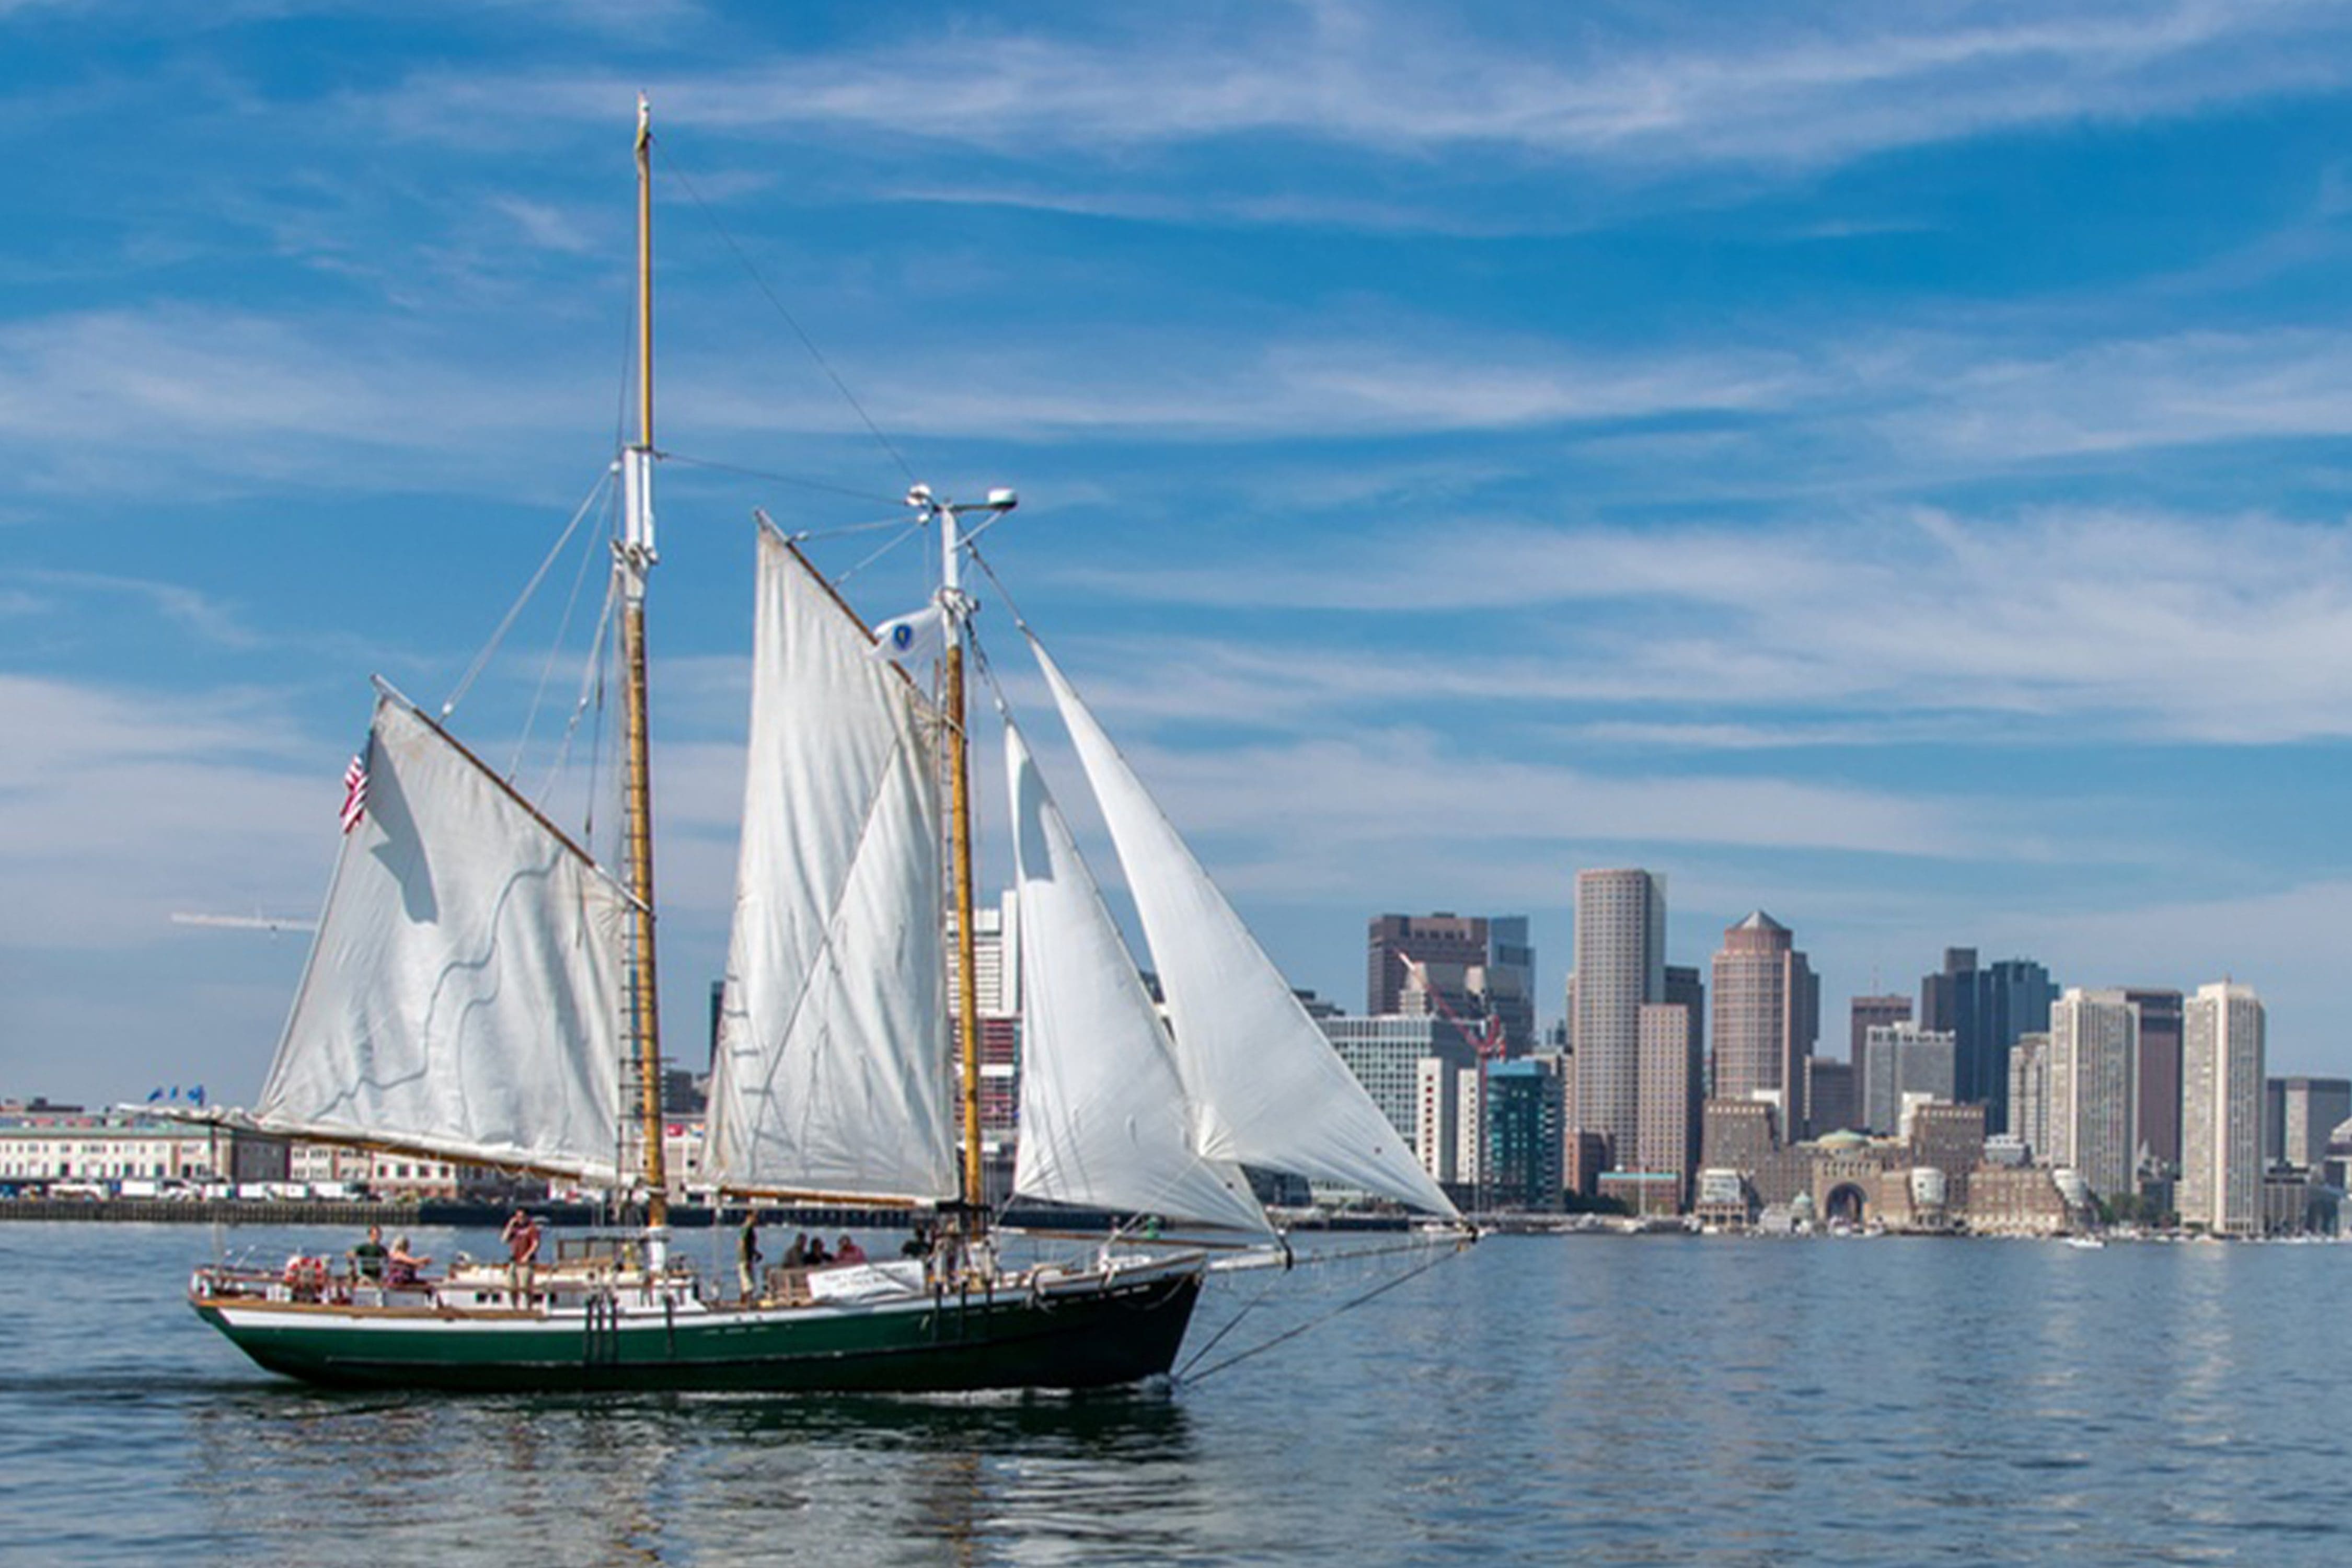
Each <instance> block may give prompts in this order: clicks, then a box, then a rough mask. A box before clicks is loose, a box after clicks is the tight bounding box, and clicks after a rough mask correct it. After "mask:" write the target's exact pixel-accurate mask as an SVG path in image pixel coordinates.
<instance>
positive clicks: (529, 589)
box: [441, 470, 612, 719]
mask: <svg viewBox="0 0 2352 1568" xmlns="http://www.w3.org/2000/svg"><path fill="white" fill-rule="evenodd" d="M611 481H612V474H611V472H610V471H609V470H607V471H606V473H605V474H604V476H603V477H602V478H600V479H598V480H597V481H596V484H595V487H594V488H593V489H591V490H590V491H589V492H588V495H587V497H586V499H584V500H582V501H581V503H580V509H579V510H577V511H574V512H573V513H572V521H570V522H568V523H565V524H564V525H563V531H562V533H560V534H558V535H557V536H556V539H555V543H554V544H553V545H552V546H551V547H550V548H549V550H548V552H547V557H546V559H545V560H543V561H541V563H539V570H538V571H536V572H534V573H532V574H530V582H528V583H526V584H523V589H522V592H521V593H520V594H519V595H516V597H515V602H514V604H513V605H512V606H511V607H509V609H508V611H507V613H506V618H505V619H504V620H501V621H500V622H499V625H498V629H497V630H496V631H494V632H492V633H491V634H490V640H489V641H488V643H486V644H484V645H483V647H482V651H481V652H479V653H478V654H476V655H475V656H474V662H473V663H472V664H470V665H468V666H467V667H466V673H465V674H464V675H463V676H461V677H460V678H459V679H458V681H457V689H456V690H454V691H452V692H450V693H449V698H448V700H447V701H446V702H444V703H442V704H441V717H442V718H444V719H446V718H447V717H449V715H450V714H451V713H452V712H453V711H455V710H456V709H457V704H458V703H460V702H462V701H464V700H466V694H467V692H468V691H470V690H472V689H473V687H474V682H475V681H476V680H477V679H479V678H480V676H481V673H482V671H483V669H484V668H487V667H488V664H489V662H490V660H491V658H494V657H496V655H497V653H498V651H499V644H500V643H502V642H504V641H505V640H506V636H507V633H509V631H511V630H513V629H514V624H515V618H516V617H517V616H520V615H521V614H522V610H523V606H524V605H528V604H530V596H531V595H533V594H535V593H537V592H538V591H539V585H540V584H541V582H543V581H544V580H545V579H546V577H547V574H548V571H549V569H550V568H551V567H552V566H553V565H554V564H555V563H556V559H557V558H558V557H559V556H561V555H562V553H563V548H564V546H565V545H567V544H569V543H570V542H572V534H574V533H575V532H577V531H579V528H580V524H581V522H582V521H583V520H585V519H586V517H587V516H588V512H589V510H590V509H591V508H592V507H593V506H594V505H595V504H596V502H597V500H598V499H599V498H600V497H602V496H603V495H604V489H605V486H606V485H608V484H609V483H611Z"/></svg>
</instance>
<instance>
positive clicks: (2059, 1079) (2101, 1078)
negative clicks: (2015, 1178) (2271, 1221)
mask: <svg viewBox="0 0 2352 1568" xmlns="http://www.w3.org/2000/svg"><path fill="white" fill-rule="evenodd" d="M2138 1067H2139V1012H2138V1009H2137V1008H2135V1007H2134V1006H2133V1005H2131V1004H2130V1003H2129V1002H2128V1001H2126V1000H2125V998H2124V994H2123V993H2122V992H2120V991H2088V990H2084V988H2083V987H2081V986H2079V985H2075V986H2070V987H2068V988H2067V991H2066V994H2064V995H2063V996H2061V997H2059V998H2058V1002H2057V1005H2055V1006H2053V1007H2052V1008H2051V1009H2050V1101H2049V1105H2050V1109H2049V1117H2050V1163H2052V1164H2053V1165H2057V1166H2062V1167H2064V1168H2066V1169H2069V1170H2073V1171H2074V1172H2076V1173H2078V1174H2080V1175H2081V1176H2082V1178H2083V1180H2084V1182H2085V1183H2087V1184H2089V1186H2090V1189H2091V1191H2093V1192H2095V1193H2096V1194H2098V1195H2099V1196H2101V1197H2103V1198H2117V1197H2123V1196H2125V1195H2126V1194H2130V1193H2131V1192H2133V1191H2134V1183H2133V1176H2134V1174H2135V1171H2136V1165H2135V1161H2134V1154H2135V1151H2136V1149H2137V1144H2138V1139H2137V1136H2136V1129H2135V1128H2134V1126H2133V1123H2134V1121H2136V1120H2137V1116H2138V1113H2139V1093H2138V1086H2137V1083H2136V1082H2135V1081H2134V1080H2135V1079H2136V1078H2137V1073H2138ZM2257 1082H2259V1079H2258V1080H2257ZM2260 1110H2261V1106H2260V1091H2259V1089H2258V1090H2257V1099H2256V1114H2257V1116H2259V1115H2260ZM2257 1195H2259V1188H2258V1190H2257Z"/></svg>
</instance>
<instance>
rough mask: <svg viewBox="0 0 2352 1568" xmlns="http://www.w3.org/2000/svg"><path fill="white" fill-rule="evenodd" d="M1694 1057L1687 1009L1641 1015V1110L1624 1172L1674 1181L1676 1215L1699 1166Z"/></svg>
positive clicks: (1657, 1006)
mask: <svg viewBox="0 0 2352 1568" xmlns="http://www.w3.org/2000/svg"><path fill="white" fill-rule="evenodd" d="M1701 1103H1702V1101H1701V1100H1700V1098H1699V1066H1698V1054H1697V1053H1696V1051H1694V1050H1693V1049H1692V1048H1691V1027H1690V1009H1689V1008H1687V1007H1685V1006H1683V1005H1681V1004H1680V1003H1675V1002H1653V1003H1650V1004H1649V1005H1646V1006H1644V1007H1643V1009H1642V1105H1641V1115H1640V1133H1639V1136H1638V1139H1637V1141H1636V1144H1635V1152H1634V1158H1633V1159H1632V1160H1624V1161H1620V1162H1618V1163H1619V1165H1620V1166H1621V1167H1622V1168H1624V1169H1628V1170H1638V1171H1647V1172H1653V1173H1659V1174H1664V1175H1671V1176H1673V1177H1674V1178H1675V1184H1676V1185H1675V1208H1676V1210H1677V1211H1678V1212H1679V1211H1680V1210H1681V1209H1682V1208H1685V1207H1687V1206H1688V1205H1689V1203H1690V1188H1691V1178H1692V1176H1693V1175H1694V1174H1695V1173H1696V1170H1697V1164H1698V1140H1699V1108H1700V1105H1701Z"/></svg>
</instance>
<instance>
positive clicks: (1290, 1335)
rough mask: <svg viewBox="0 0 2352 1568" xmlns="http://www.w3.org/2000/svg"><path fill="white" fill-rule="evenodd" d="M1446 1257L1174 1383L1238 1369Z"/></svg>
mask: <svg viewBox="0 0 2352 1568" xmlns="http://www.w3.org/2000/svg"><path fill="white" fill-rule="evenodd" d="M1447 1256H1450V1255H1447V1254H1441V1255H1439V1256H1438V1257H1435V1258H1431V1259H1430V1260H1429V1261H1428V1262H1426V1263H1424V1264H1423V1265H1422V1266H1421V1267H1420V1268H1412V1269H1408V1270H1406V1271H1405V1272H1404V1273H1402V1274H1400V1275H1398V1276H1397V1277H1396V1278H1395V1279H1390V1280H1385V1281H1383V1282H1381V1284H1378V1285H1375V1286H1373V1287H1372V1288H1371V1289H1369V1290H1367V1291H1365V1292H1364V1293H1363V1294H1362V1295H1360V1296H1357V1297H1354V1298H1352V1299H1350V1300H1345V1301H1342V1302H1340V1303H1339V1305H1338V1306H1336V1307H1334V1308H1332V1309H1331V1310H1329V1311H1328V1312H1326V1313H1324V1314H1323V1315H1322V1316H1321V1317H1319V1318H1315V1319H1312V1320H1310V1321H1307V1322H1304V1323H1300V1324H1299V1325H1298V1326H1297V1327H1296V1328H1293V1329H1286V1330H1285V1331H1283V1332H1281V1333H1278V1334H1276V1335H1275V1336H1274V1338H1272V1339H1270V1340H1267V1341H1266V1342H1264V1343H1263V1344H1257V1345H1253V1346H1251V1347H1250V1348H1249V1349H1248V1350H1245V1351H1237V1352H1234V1354H1232V1355H1229V1356H1227V1357H1226V1358H1225V1359H1224V1360H1223V1361H1221V1362H1219V1363H1217V1364H1216V1365H1214V1366H1213V1367H1211V1368H1209V1370H1208V1371H1206V1372H1203V1373H1193V1374H1191V1375H1189V1376H1183V1377H1180V1378H1179V1379H1177V1381H1179V1382H1182V1383H1201V1382H1203V1381H1205V1380H1206V1379H1209V1378H1212V1377H1214V1376H1215V1375H1216V1374H1217V1373H1221V1372H1223V1371H1224V1370H1225V1369H1226V1368H1227V1367H1232V1366H1238V1365H1240V1364H1241V1363H1243V1362H1245V1361H1247V1360H1249V1359H1250V1358H1251V1357H1252V1356H1255V1355H1261V1354H1263V1353H1265V1352H1267V1351H1270V1350H1272V1349H1274V1347H1275V1346H1276V1345H1279V1344H1284V1343H1286V1342H1289V1341H1291V1340H1295V1339H1297V1337H1298V1336H1299V1335H1301V1334H1303V1333H1306V1332H1307V1331H1309V1330H1311V1329H1319V1328H1321V1327H1322V1326H1323V1325H1324V1324H1326V1323H1328V1322H1329V1321H1331V1320H1332V1319H1334V1318H1336V1317H1338V1316H1339V1315H1340V1314H1341V1313H1342V1312H1349V1311H1353V1310H1355V1309H1356V1308H1358V1307H1360V1306H1362V1305H1364V1304H1365V1303H1366V1302H1367V1301H1370V1300H1375V1299H1377V1298H1379V1297H1381V1296H1385V1295H1387V1294H1388V1293H1389V1292H1390V1291H1391V1290H1393V1289H1396V1288H1397V1287H1398V1286H1400V1285H1402V1284H1404V1283H1406V1282H1407V1281H1409V1280H1413V1279H1420V1278H1421V1277H1422V1276H1423V1275H1424V1274H1426V1273H1428V1272H1429V1271H1430V1270H1431V1269H1433V1268H1436V1267H1437V1266H1438V1265H1439V1264H1441V1263H1444V1261H1445V1259H1446V1257H1447ZM1192 1359H1193V1360H1194V1361H1198V1360H1200V1357H1198V1356H1195V1357H1193V1358H1192Z"/></svg>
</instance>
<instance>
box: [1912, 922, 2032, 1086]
mask: <svg viewBox="0 0 2352 1568" xmlns="http://www.w3.org/2000/svg"><path fill="white" fill-rule="evenodd" d="M2057 995H2058V988H2057V987H2056V986H2055V985H2053V984H2051V981H2050V972H2049V971H2048V970H2046V969H2044V968H2043V967H2042V965H2041V964H2039V963H2035V962H2033V961H2032V959H2028V958H2005V959H2002V960H2000V962H1999V963H1994V964H1991V965H1990V966H1989V967H1983V968H1979V966H1978V963H1977V950H1976V949H1974V948H1972V947H1948V948H1946V949H1945V950H1944V968H1943V971H1942V973H1937V974H1929V975H1927V976H1924V977H1923V978H1922V979H1921V980H1920V982H1919V1023H1920V1026H1921V1027H1923V1028H1927V1029H1941V1030H1944V1031H1946V1032H1948V1033H1949V1034H1950V1035H1951V1037H1952V1079H1953V1092H1952V1096H1951V1098H1953V1099H1954V1100H1973V1101H1976V1102H1978V1103H1979V1104H1982V1105H1986V1106H1990V1108H1991V1119H1992V1121H1993V1122H1994V1123H1995V1124H1997V1125H2000V1126H2007V1125H2008V1119H2009V1103H2008V1102H2009V1053H2010V1048H2011V1047H2013V1046H2015V1045H2016V1044H2017V1037H2019V1036H2020V1035H2022V1034H2025V1033H2027V1032H2029V1031H2032V1030H2038V1029H2047V1028H2048V1027H2049V1026H2050V1006H2051V1004H2052V1003H2053V1001H2054V1000H2055V999H2056V998H2057Z"/></svg>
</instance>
